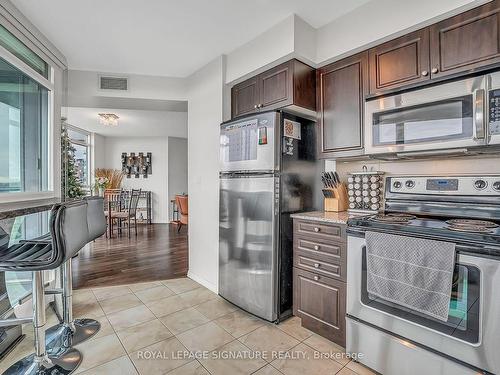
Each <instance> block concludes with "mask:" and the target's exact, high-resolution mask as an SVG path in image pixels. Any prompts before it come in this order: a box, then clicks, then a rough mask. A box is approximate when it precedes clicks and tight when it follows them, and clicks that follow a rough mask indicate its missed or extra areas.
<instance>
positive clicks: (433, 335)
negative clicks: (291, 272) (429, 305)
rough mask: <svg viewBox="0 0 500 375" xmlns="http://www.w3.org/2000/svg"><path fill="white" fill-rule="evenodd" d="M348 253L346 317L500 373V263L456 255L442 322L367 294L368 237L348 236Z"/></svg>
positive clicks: (479, 367)
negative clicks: (451, 286) (447, 312)
mask: <svg viewBox="0 0 500 375" xmlns="http://www.w3.org/2000/svg"><path fill="white" fill-rule="evenodd" d="M464 250H466V249H464ZM347 254H348V261H347V266H348V272H347V288H348V293H347V314H348V316H350V317H352V318H354V319H358V320H360V321H361V322H365V323H368V324H369V325H372V326H375V327H377V328H380V329H382V330H384V331H386V332H390V333H391V334H394V335H396V336H400V337H402V338H404V339H408V340H410V341H412V342H414V343H416V344H420V345H422V346H424V347H427V348H430V349H432V350H435V351H437V352H439V353H441V354H444V355H445V356H448V357H451V358H454V359H456V360H458V361H459V362H462V363H465V364H468V365H471V366H474V367H476V368H478V369H482V370H486V371H489V372H492V373H500V356H498V354H497V350H498V346H499V345H500V342H499V341H498V340H499V339H498V337H500V322H499V321H498V316H500V293H499V292H498V288H497V287H495V285H500V261H497V260H493V259H489V258H483V257H476V256H471V255H464V254H463V253H462V252H461V251H459V252H458V256H457V262H456V268H455V273H454V279H453V281H454V285H453V289H452V294H451V296H450V313H449V318H448V321H447V322H441V321H438V320H435V319H433V318H430V317H426V316H424V315H422V314H418V313H415V312H414V311H411V310H409V309H406V308H404V307H402V306H399V305H396V304H391V303H389V302H386V301H383V300H377V299H375V298H373V297H372V296H370V295H369V294H368V293H367V291H366V245H365V240H364V238H362V237H356V236H353V235H350V236H349V238H348V252H347ZM360 339H361V338H360ZM368 355H369V354H368Z"/></svg>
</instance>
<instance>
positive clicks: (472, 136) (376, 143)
mask: <svg viewBox="0 0 500 375" xmlns="http://www.w3.org/2000/svg"><path fill="white" fill-rule="evenodd" d="M486 81H487V80H486V78H485V77H484V76H481V77H476V78H469V79H466V80H462V81H456V82H452V83H446V84H442V85H438V86H434V87H430V88H425V89H420V90H415V91H411V92H406V93H402V94H397V95H392V96H387V97H384V98H379V99H374V100H371V101H367V102H366V103H365V147H366V153H367V154H383V153H391V154H394V153H405V152H415V151H432V150H440V149H453V148H467V147H472V146H481V145H484V144H485V142H486V121H487V120H486V116H485V108H486V103H485V93H486Z"/></svg>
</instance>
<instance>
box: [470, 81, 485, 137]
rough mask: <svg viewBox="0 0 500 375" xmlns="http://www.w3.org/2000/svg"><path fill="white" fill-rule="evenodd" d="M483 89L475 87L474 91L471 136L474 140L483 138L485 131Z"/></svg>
mask: <svg viewBox="0 0 500 375" xmlns="http://www.w3.org/2000/svg"><path fill="white" fill-rule="evenodd" d="M484 97H485V90H484V89H477V90H475V91H474V119H473V132H474V134H473V137H474V140H479V139H484V138H485V137H486V131H485V125H486V124H485V118H486V116H485V109H484V106H485V101H484Z"/></svg>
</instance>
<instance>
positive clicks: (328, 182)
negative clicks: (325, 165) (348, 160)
mask: <svg viewBox="0 0 500 375" xmlns="http://www.w3.org/2000/svg"><path fill="white" fill-rule="evenodd" d="M321 180H322V181H323V186H324V188H323V196H324V198H325V200H324V210H325V211H329V212H342V211H346V210H347V208H348V205H349V203H348V197H347V188H346V186H345V185H344V183H342V182H341V181H340V177H339V175H338V174H337V172H324V173H323V174H322V176H321Z"/></svg>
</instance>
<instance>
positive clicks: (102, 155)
mask: <svg viewBox="0 0 500 375" xmlns="http://www.w3.org/2000/svg"><path fill="white" fill-rule="evenodd" d="M90 147H91V151H90V155H91V160H90V181H91V185H93V184H94V171H95V170H96V169H97V168H104V167H105V166H104V161H105V160H106V145H105V138H104V137H103V136H102V135H100V134H96V133H91V134H90Z"/></svg>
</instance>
